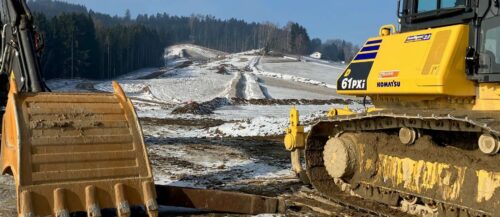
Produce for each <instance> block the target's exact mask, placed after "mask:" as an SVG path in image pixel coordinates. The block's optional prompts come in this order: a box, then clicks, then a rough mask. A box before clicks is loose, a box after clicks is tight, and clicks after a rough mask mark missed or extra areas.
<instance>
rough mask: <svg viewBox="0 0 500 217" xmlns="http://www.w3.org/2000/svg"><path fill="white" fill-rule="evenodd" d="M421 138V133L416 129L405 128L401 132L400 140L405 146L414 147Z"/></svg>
mask: <svg viewBox="0 0 500 217" xmlns="http://www.w3.org/2000/svg"><path fill="white" fill-rule="evenodd" d="M419 136H420V133H419V132H418V130H416V129H414V128H407V127H403V128H401V129H400V130H399V140H401V143H403V145H413V144H414V143H415V141H417V139H418V137H419Z"/></svg>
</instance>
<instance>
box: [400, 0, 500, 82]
mask: <svg viewBox="0 0 500 217" xmlns="http://www.w3.org/2000/svg"><path fill="white" fill-rule="evenodd" d="M499 15H500V2H499V1H498V0H484V1H483V0H481V1H479V0H403V1H402V2H401V1H398V17H399V19H400V24H401V31H402V32H411V31H416V30H423V29H429V28H438V27H445V26H452V25H459V24H468V25H469V30H470V33H469V42H468V48H467V51H465V52H467V55H466V61H465V62H466V69H467V72H466V73H467V76H468V78H469V79H470V80H473V81H477V82H479V83H498V82H500V16H499Z"/></svg>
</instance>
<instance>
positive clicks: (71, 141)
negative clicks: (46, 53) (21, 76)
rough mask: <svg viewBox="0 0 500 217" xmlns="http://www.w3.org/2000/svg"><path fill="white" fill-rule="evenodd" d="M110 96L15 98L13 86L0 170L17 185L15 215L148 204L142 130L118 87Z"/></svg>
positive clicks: (151, 192) (152, 195) (152, 197)
mask: <svg viewBox="0 0 500 217" xmlns="http://www.w3.org/2000/svg"><path fill="white" fill-rule="evenodd" d="M113 88H114V93H109V94H107V93H99V94H73V93H71V94H70V93H20V92H17V88H16V87H15V83H14V82H11V90H10V92H9V97H8V103H7V107H6V111H5V114H4V118H3V128H2V145H1V148H2V149H1V157H2V158H1V163H0V165H1V168H0V170H1V171H0V172H2V174H5V173H10V174H12V175H13V177H14V179H15V182H16V191H17V195H18V201H17V205H18V212H19V216H47V215H52V216H68V215H69V214H70V213H73V212H87V213H88V216H101V209H107V208H111V209H113V208H114V209H116V210H117V215H118V216H130V207H131V206H136V205H137V206H139V205H141V206H145V207H146V210H147V211H148V213H149V215H150V216H157V212H158V207H157V203H156V191H155V186H154V183H153V178H152V177H153V175H152V170H151V167H150V164H149V159H148V156H147V152H146V148H145V145H144V140H143V134H142V129H141V126H140V124H139V122H138V119H137V115H136V113H135V110H134V107H133V106H132V103H131V102H130V100H129V99H128V98H127V97H126V96H125V94H124V92H123V90H122V89H121V87H120V86H119V85H118V84H117V83H115V82H114V83H113Z"/></svg>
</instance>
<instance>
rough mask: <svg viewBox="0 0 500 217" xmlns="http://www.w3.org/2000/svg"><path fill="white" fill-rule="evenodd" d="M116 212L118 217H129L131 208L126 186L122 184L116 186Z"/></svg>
mask: <svg viewBox="0 0 500 217" xmlns="http://www.w3.org/2000/svg"><path fill="white" fill-rule="evenodd" d="M115 200H116V212H117V216H118V217H129V216H130V215H131V213H130V206H129V204H128V202H127V199H126V197H125V186H124V185H123V184H122V183H118V184H116V185H115Z"/></svg>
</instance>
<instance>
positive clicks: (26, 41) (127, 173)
mask: <svg viewBox="0 0 500 217" xmlns="http://www.w3.org/2000/svg"><path fill="white" fill-rule="evenodd" d="M0 9H1V10H0V15H1V19H2V23H3V24H4V25H3V31H2V44H1V45H2V47H1V53H0V112H1V114H0V116H1V117H2V134H1V137H2V140H1V144H0V146H1V150H0V175H5V174H8V175H11V176H12V177H13V178H14V180H15V185H16V194H17V211H18V214H19V216H22V217H34V216H54V217H67V216H73V214H77V216H80V215H78V214H82V213H86V215H87V216H89V217H100V216H104V215H108V216H109V215H111V216H120V217H121V216H131V215H140V216H144V215H148V216H158V215H159V207H160V205H164V206H174V207H186V208H196V209H203V210H212V211H218V212H229V213H239V214H261V213H276V212H284V209H285V204H284V201H283V200H282V199H276V198H268V197H260V196H257V195H249V194H243V193H232V192H223V191H216V190H204V189H192V188H180V187H173V186H159V185H155V184H154V182H153V174H152V170H151V165H150V162H149V159H148V155H147V150H146V147H145V144H144V138H143V134H142V129H141V126H140V124H139V121H138V117H137V115H136V113H135V110H134V107H133V105H132V103H131V101H130V100H129V99H128V98H127V97H126V95H125V93H124V91H123V90H122V88H121V87H120V85H119V84H118V83H116V82H113V89H114V92H113V93H52V92H50V89H49V88H48V87H47V86H46V85H45V82H44V81H43V76H42V73H41V71H40V55H41V52H42V48H43V36H42V35H41V34H39V33H38V32H37V31H36V27H35V26H34V18H33V15H32V14H31V12H30V10H29V8H28V6H27V4H26V1H25V0H0ZM137 207H138V208H139V209H136V208H137ZM103 210H104V211H103ZM137 210H139V211H137Z"/></svg>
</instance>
